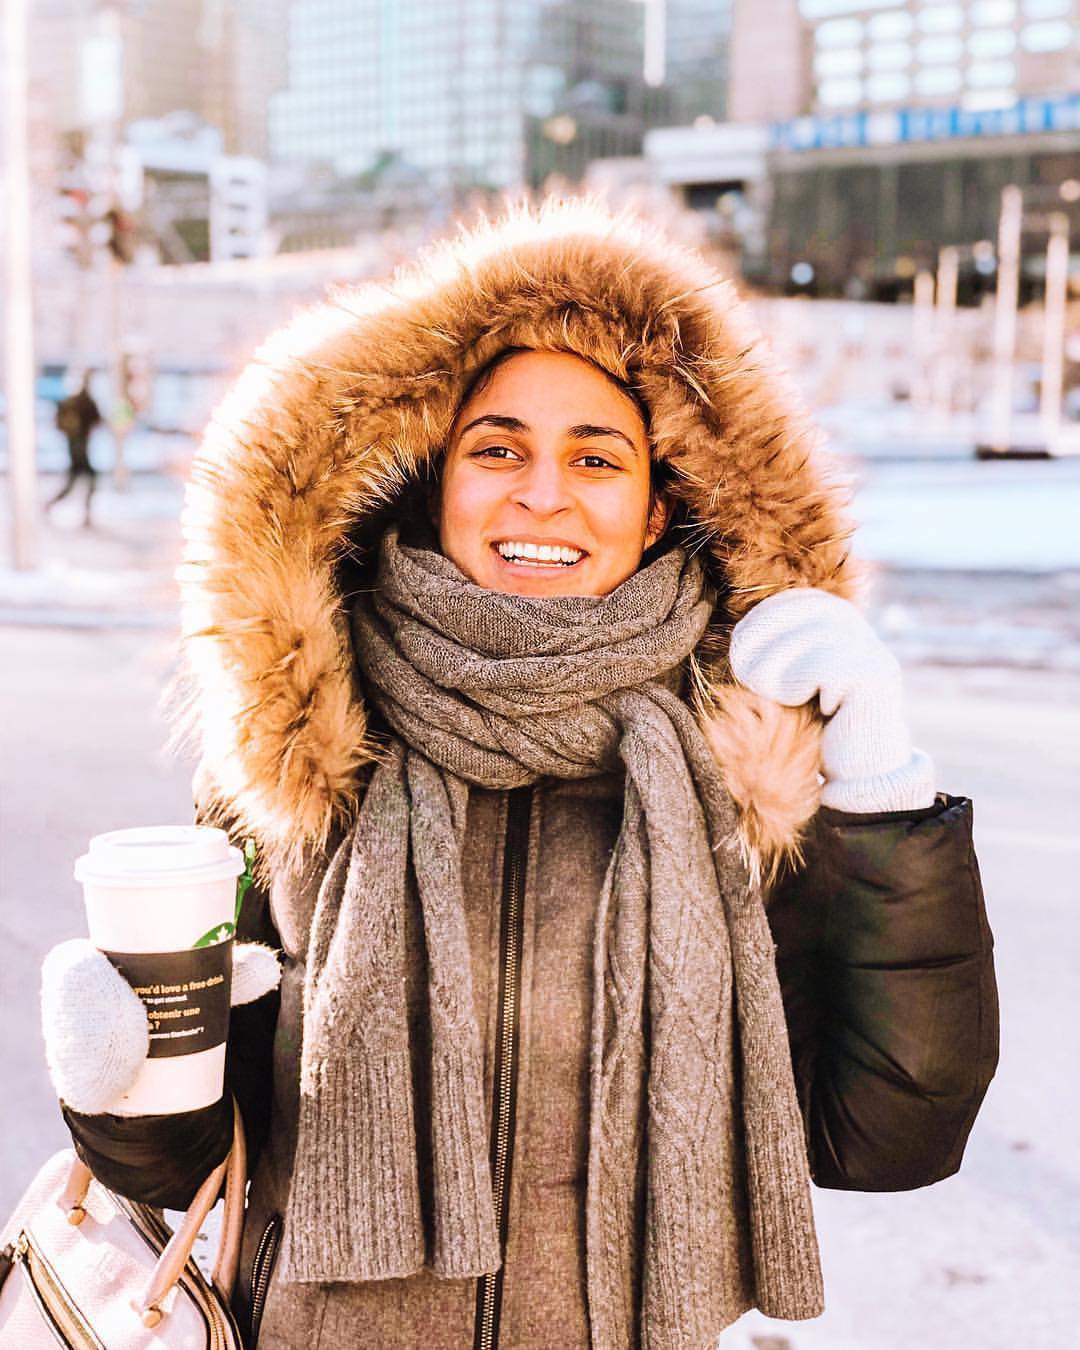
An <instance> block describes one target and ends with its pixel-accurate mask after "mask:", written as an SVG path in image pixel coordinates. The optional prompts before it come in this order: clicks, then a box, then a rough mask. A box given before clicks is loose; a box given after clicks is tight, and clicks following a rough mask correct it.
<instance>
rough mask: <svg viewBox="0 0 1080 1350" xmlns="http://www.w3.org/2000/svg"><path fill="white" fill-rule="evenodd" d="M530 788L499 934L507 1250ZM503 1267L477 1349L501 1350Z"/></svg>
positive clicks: (494, 1179)
mask: <svg viewBox="0 0 1080 1350" xmlns="http://www.w3.org/2000/svg"><path fill="white" fill-rule="evenodd" d="M531 813H532V788H528V787H526V788H514V789H513V790H512V791H511V793H510V800H509V805H508V807H507V821H506V861H505V864H504V867H503V896H502V923H501V931H500V938H499V948H500V951H499V957H500V959H499V1010H498V1021H497V1025H496V1032H495V1091H494V1103H493V1107H494V1121H493V1129H492V1143H491V1185H492V1191H493V1194H494V1200H495V1215H496V1218H497V1220H498V1224H499V1245H500V1248H501V1249H502V1251H503V1253H504V1254H505V1251H506V1238H507V1226H508V1222H509V1217H510V1173H511V1169H512V1166H513V1157H514V1139H513V1135H514V1130H513V1126H514V1114H515V1099H516V1093H517V1070H518V1035H519V1027H518V1019H519V1015H520V1006H521V946H522V939H523V933H524V913H523V901H524V891H525V863H526V859H527V856H528V848H529V819H530V816H531ZM502 1284H503V1271H502V1269H501V1268H500V1269H499V1270H498V1271H496V1273H495V1274H494V1275H482V1276H481V1277H480V1279H479V1281H478V1282H477V1287H476V1334H475V1337H474V1341H473V1350H497V1347H498V1344H499V1318H500V1314H501V1310H502Z"/></svg>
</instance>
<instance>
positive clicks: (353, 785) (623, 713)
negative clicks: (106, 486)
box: [45, 203, 997, 1350]
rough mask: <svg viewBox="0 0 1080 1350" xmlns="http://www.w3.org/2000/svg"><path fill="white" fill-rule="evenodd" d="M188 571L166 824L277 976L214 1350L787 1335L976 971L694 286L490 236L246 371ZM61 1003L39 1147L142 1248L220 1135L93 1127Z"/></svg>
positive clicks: (246, 1063)
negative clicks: (181, 758) (68, 1167)
mask: <svg viewBox="0 0 1080 1350" xmlns="http://www.w3.org/2000/svg"><path fill="white" fill-rule="evenodd" d="M186 528H187V531H188V538H189V555H188V564H189V566H188V568H187V570H186V572H185V576H184V585H185V602H186V614H185V621H186V631H187V634H188V636H187V639H186V646H187V652H188V656H189V660H190V668H191V673H192V679H193V688H192V691H191V692H192V706H193V710H194V716H195V723H196V730H197V731H198V734H199V737H200V741H201V747H202V754H203V759H202V764H201V768H200V771H199V775H198V779H197V787H196V795H197V798H198V804H199V814H200V818H201V819H202V820H203V821H206V822H210V821H214V820H218V821H221V822H223V823H224V824H226V826H227V828H229V829H230V830H231V831H232V832H233V834H234V837H235V838H236V839H237V840H238V841H240V840H244V839H245V838H248V837H250V838H253V839H254V840H255V841H256V842H257V846H258V850H259V853H260V856H261V859H262V864H261V868H262V881H263V885H261V886H259V885H257V886H255V887H253V888H252V889H251V890H250V891H249V892H248V895H247V898H246V899H245V902H244V909H243V911H242V913H241V916H240V931H241V932H242V933H243V935H244V936H245V937H246V938H255V939H260V938H261V939H262V940H263V941H264V942H266V943H268V944H270V945H271V946H273V947H280V948H281V949H282V950H283V976H282V982H281V988H280V993H279V994H278V995H276V996H264V997H262V998H260V999H257V1000H255V1001H254V1002H253V1003H251V1004H250V1005H249V1006H248V1007H247V1008H244V1009H238V1010H237V1011H236V1012H235V1013H234V1016H233V1025H232V1030H231V1033H230V1050H229V1054H230V1061H229V1070H228V1076H229V1082H230V1084H231V1086H232V1088H233V1090H234V1092H235V1093H236V1095H237V1097H238V1099H239V1101H240V1103H241V1107H242V1111H243V1114H244V1118H245V1121H246V1122H247V1126H248V1130H249V1134H250V1146H251V1150H252V1155H253V1157H255V1158H256V1159H257V1162H256V1167H255V1172H254V1177H253V1180H252V1185H251V1191H250V1197H249V1207H248V1215H247V1227H246V1231H245V1237H244V1244H243V1255H242V1266H241V1268H242V1270H243V1272H244V1275H243V1277H242V1279H241V1281H240V1284H239V1287H238V1291H237V1298H236V1307H237V1313H238V1316H239V1317H240V1319H241V1321H242V1323H243V1325H244V1326H245V1327H247V1328H248V1329H249V1340H248V1344H249V1345H250V1346H255V1344H256V1342H258V1344H259V1345H260V1346H262V1347H263V1350H317V1347H319V1346H321V1347H323V1350H329V1347H330V1346H333V1347H335V1350H336V1348H337V1347H360V1346H362V1347H364V1350H380V1348H389V1347H413V1346H419V1345H423V1346H426V1347H435V1348H436V1350H469V1347H473V1346H481V1347H485V1350H495V1347H503V1350H540V1348H541V1347H544V1350H546V1348H547V1347H550V1346H558V1347H559V1348H560V1350H587V1347H591V1348H592V1350H637V1347H640V1346H642V1345H649V1346H664V1347H668V1348H669V1350H703V1348H704V1347H705V1346H709V1345H715V1343H716V1339H717V1337H718V1336H719V1334H720V1332H721V1331H722V1330H723V1328H724V1327H725V1326H727V1325H728V1324H729V1323H731V1322H732V1321H734V1320H735V1319H736V1318H737V1317H738V1316H739V1315H740V1314H741V1313H742V1312H744V1311H745V1310H746V1309H747V1308H750V1307H758V1308H760V1309H761V1310H762V1311H763V1312H765V1313H767V1314H769V1315H771V1316H778V1317H787V1318H805V1317H812V1316H815V1315H817V1314H818V1313H819V1312H820V1311H821V1308H822V1286H821V1274H820V1265H819V1257H818V1250H817V1242H816V1238H815V1233H814V1226H813V1216H812V1209H811V1199H810V1181H811V1179H813V1180H814V1181H816V1182H817V1183H818V1184H820V1185H823V1186H829V1187H836V1188H841V1189H868V1190H898V1189H906V1188H910V1187H915V1186H922V1185H926V1184H928V1183H930V1182H933V1181H937V1180H939V1179H940V1178H942V1177H945V1176H948V1175H950V1174H951V1173H953V1172H955V1171H956V1169H957V1167H958V1166H959V1164H960V1159H961V1155H962V1152H963V1148H964V1144H965V1141H966V1138H967V1135H968V1132H969V1130H970V1128H971V1125H972V1122H973V1120H974V1118H975V1114H976V1111H977V1110H978V1107H979V1103H980V1101H981V1099H982V1096H983V1093H984V1091H985V1089H986V1085H987V1083H988V1081H989V1079H990V1076H991V1074H992V1073H993V1069H994V1064H995V1059H996V1027H997V1021H996V1001H995V991H994V978H993V966H992V959H991V940H990V934H989V930H988V928H987V924H986V918H985V913H984V909H983V900H982V893H981V888H980V883H979V877H978V871H977V868H976V866H975V863H974V859H973V855H972V847H971V805H970V802H968V801H967V800H965V799H964V798H961V797H950V796H946V795H945V794H942V793H936V792H935V783H934V773H933V766H932V764H931V761H930V759H929V758H928V757H927V756H926V755H925V754H923V753H922V752H920V751H918V750H916V749H915V748H913V746H912V744H911V739H910V736H909V734H908V730H907V725H906V722H905V719H904V714H903V704H902V694H901V688H900V678H899V668H898V666H897V664H896V662H895V660H894V659H893V658H892V656H891V655H890V654H889V652H888V651H886V649H885V648H884V646H883V645H882V644H881V642H880V641H879V639H878V638H877V637H876V636H875V634H874V633H873V631H872V630H871V628H870V626H869V624H868V623H867V621H866V620H865V619H864V618H863V617H862V615H861V614H860V613H859V611H858V610H857V608H856V607H855V605H854V604H853V603H852V601H851V600H850V599H849V598H848V597H849V596H850V595H851V594H852V593H853V590H854V584H855V582H854V575H853V571H852V567H851V565H850V563H849V560H848V556H847V547H846V543H845V539H846V535H847V533H848V531H847V527H846V525H845V523H844V519H843V514H842V502H841V501H840V499H839V498H838V496H837V489H836V488H835V487H834V486H832V485H831V483H830V480H829V479H828V476H827V471H826V469H825V468H824V466H823V465H822V464H821V462H820V461H819V459H818V457H817V455H816V454H815V450H814V437H813V433H812V431H811V430H810V429H809V428H808V427H807V425H806V423H805V421H804V419H803V417H802V414H801V412H800V411H799V409H798V408H796V407H794V406H793V405H792V403H791V396H790V395H789V394H788V393H787V391H786V386H785V385H784V384H783V383H782V382H781V380H780V377H779V376H778V375H777V374H776V373H775V372H774V371H773V370H772V368H771V366H770V362H769V359H768V356H767V354H766V353H765V352H764V351H763V350H762V349H761V346H760V344H758V343H757V342H756V341H755V338H754V336H753V333H752V329H751V324H750V319H749V316H748V314H747V313H746V311H745V309H744V307H743V305H742V304H741V302H740V301H739V300H738V299H737V298H736V296H735V294H734V292H733V290H732V289H731V288H730V286H729V285H728V284H727V283H725V282H723V281H722V280H721V279H720V278H719V277H717V276H716V275H715V274H714V273H712V272H711V271H710V270H709V269H708V268H707V266H706V265H705V263H704V262H703V261H702V260H701V259H700V258H698V257H696V256H695V255H693V254H690V253H688V252H686V251H684V250H683V249H681V248H678V247H676V246H674V245H673V244H671V243H670V242H668V241H666V240H665V239H663V238H662V237H660V236H659V235H658V234H657V233H656V232H654V231H653V230H651V229H649V228H648V227H646V226H644V225H642V224H640V223H637V222H634V221H632V220H629V219H626V218H618V219H612V218H610V217H608V216H607V215H605V214H604V213H603V212H602V211H600V210H598V209H597V208H594V207H590V206H587V205H585V204H580V203H567V204H565V205H562V206H555V207H551V208H549V209H548V210H546V211H544V212H541V213H537V214H533V213H530V212H527V211H519V212H514V213H511V215H510V216H509V218H508V219H506V220H505V221H503V222H501V223H495V224H492V223H485V224H483V225H481V226H480V227H479V228H478V229H477V230H476V231H475V232H473V233H467V234H463V235H462V236H461V237H460V238H459V239H458V240H457V241H455V242H454V243H453V244H450V245H446V246H444V247H442V248H441V249H438V250H436V251H435V252H433V253H432V254H430V255H427V256H426V257H425V258H424V259H423V260H422V262H421V263H420V264H419V265H418V266H417V267H415V268H412V269H408V270H405V271H402V272H401V273H399V274H398V275H397V276H396V278H395V280H394V281H393V282H392V283H390V284H388V285H385V286H373V287H371V288H370V289H367V290H363V291H361V292H359V293H356V294H352V295H350V294H339V295H338V296H337V297H336V299H335V301H334V302H333V303H332V304H330V305H327V306H326V307H325V308H323V309H321V310H319V311H316V312H314V313H307V314H305V315H304V316H302V317H301V318H300V319H299V320H298V321H297V323H296V324H295V325H294V327H293V328H291V329H290V330H287V331H286V332H285V333H283V334H280V335H278V337H277V338H276V339H274V340H272V341H271V342H270V343H269V344H267V345H265V346H264V347H263V348H262V349H261V350H260V356H259V360H258V362H257V363H253V364H252V366H251V367H250V368H249V369H248V371H247V373H246V374H245V375H244V377H243V378H242V380H241V382H240V384H239V386H238V388H237V389H236V390H235V391H234V393H233V395H232V397H231V399H230V400H228V401H227V402H226V403H225V404H224V405H223V406H222V407H221V408H220V409H219V411H218V414H217V415H216V417H215V420H214V424H213V426H212V428H211V430H210V431H209V433H208V435H207V438H206V442H205V444H204V447H203V449H202V452H201V454H200V456H199V458H198V459H197V461H196V464H195V468H194V472H193V478H192V482H191V486H190V491H189V497H188V506H187V515H186ZM766 899H767V900H768V909H767V910H766V907H765V901H766ZM91 955H92V954H91ZM85 959H86V954H85V953H84V954H83V956H82V957H80V960H85ZM90 965H94V968H95V969H96V970H97V972H98V974H99V975H100V977H101V979H102V980H105V979H107V978H111V977H110V974H109V972H110V971H111V967H109V966H108V964H107V962H105V961H104V958H98V960H97V962H96V965H95V963H94V962H93V961H91V962H90ZM114 986H115V987H114V995H113V996H114V997H115V998H116V1000H118V1001H120V1002H124V1001H125V1000H126V1001H127V1006H129V1007H131V1008H134V1006H135V1004H134V995H133V994H132V993H131V991H130V990H126V989H125V986H123V983H122V981H120V980H119V977H115V979H114ZM82 987H83V988H84V992H83V993H82V994H80V992H79V989H80V981H79V980H78V979H74V978H72V979H69V980H68V981H67V982H66V983H64V982H62V981H61V980H60V979H59V978H58V977H57V974H56V971H55V970H54V969H53V968H51V967H50V971H49V972H48V973H47V977H46V993H47V1001H46V1009H47V1014H46V1018H45V1030H46V1040H47V1046H48V1054H49V1063H50V1067H51V1070H52V1073H53V1079H54V1082H55V1084H56V1087H57V1091H58V1093H59V1095H60V1097H61V1100H62V1101H63V1102H64V1109H65V1118H66V1119H67V1121H68V1124H69V1126H70V1127H71V1129H72V1132H73V1134H74V1137H75V1139H76V1141H77V1143H78V1147H79V1148H80V1150H81V1152H82V1154H83V1156H84V1157H85V1158H86V1159H87V1161H88V1162H89V1164H90V1166H91V1167H92V1168H93V1170H94V1171H95V1172H97V1174H98V1175H99V1176H101V1177H102V1179H104V1180H106V1181H107V1182H108V1183H109V1184H111V1185H113V1186H114V1187H116V1188H117V1189H118V1190H120V1191H122V1192H124V1193H126V1194H130V1195H132V1196H134V1197H137V1198H139V1199H142V1200H144V1201H146V1202H147V1203H152V1204H162V1203H166V1204H171V1205H174V1206H175V1205H179V1204H183V1203H186V1201H187V1200H189V1199H190V1197H191V1195H192V1193H193V1191H194V1188H195V1186H196V1185H197V1183H198V1182H199V1181H200V1180H201V1179H202V1178H203V1176H204V1175H205V1173H206V1170H207V1168H208V1167H209V1166H210V1165H211V1164H213V1163H216V1162H217V1161H219V1160H220V1159H221V1158H222V1157H223V1156H224V1153H225V1151H226V1149H227V1147H228V1143H229V1139H230V1133H231V1116H230V1114H229V1111H230V1104H229V1103H228V1102H223V1103H221V1104H219V1105H218V1106H215V1107H211V1108H208V1109H207V1110H205V1111H201V1112H194V1113H189V1116H188V1117H186V1118H182V1119H181V1118H176V1117H168V1116H161V1117H143V1118H138V1119H134V1120H132V1119H125V1118H120V1117H112V1116H109V1115H107V1114H104V1113H103V1112H102V1107H101V1105H100V1102H101V1101H102V1100H107V1099H108V1093H110V1092H115V1091H116V1089H117V1087H118V1086H119V1087H121V1088H122V1087H123V1086H124V1085H125V1083H126V1082H128V1081H130V1075H132V1074H134V1073H135V1072H137V1070H138V1067H139V1062H140V1057H141V1055H142V1054H144V1053H145V1047H143V1046H140V1045H138V1044H134V1043H133V1045H132V1046H131V1048H130V1051H129V1052H125V1055H124V1056H122V1057H121V1059H118V1058H117V1057H116V1056H115V1055H114V1057H113V1058H112V1060H111V1061H107V1060H106V1058H105V1056H104V1055H103V1054H102V1049H101V1046H100V1044H98V1043H97V1042H95V1041H94V1039H93V1036H92V1033H91V1030H90V1026H91V1018H90V1016H89V1012H90V1010H91V1009H93V1008H100V1006H101V1003H100V1000H98V1001H97V1002H95V999H98V995H97V994H95V992H94V989H92V988H91V987H90V982H89V981H83V982H82ZM95 987H96V986H95ZM62 1013H66V1016H61V1014H62ZM80 1013H81V1015H78V1014H80ZM112 1048H113V1049H114V1050H115V1049H116V1048H117V1047H116V1044H115V1042H114V1043H113V1047H112ZM121 1060H122V1062H121ZM88 1074H89V1075H90V1076H91V1077H92V1078H93V1082H92V1083H91V1084H90V1085H89V1087H88V1085H87V1076H88Z"/></svg>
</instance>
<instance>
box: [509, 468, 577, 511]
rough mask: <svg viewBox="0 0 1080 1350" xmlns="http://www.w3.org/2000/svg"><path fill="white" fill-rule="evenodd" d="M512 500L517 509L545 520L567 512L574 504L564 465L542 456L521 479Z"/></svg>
mask: <svg viewBox="0 0 1080 1350" xmlns="http://www.w3.org/2000/svg"><path fill="white" fill-rule="evenodd" d="M511 496H512V500H513V502H514V504H515V505H516V506H521V507H523V508H524V509H525V510H526V511H528V512H529V513H530V514H531V515H534V516H537V517H541V518H545V519H546V518H547V517H549V516H555V515H558V514H559V513H560V512H561V511H565V510H567V509H568V508H569V506H570V505H571V502H572V498H571V493H570V486H569V484H568V483H567V481H566V476H565V473H564V471H563V468H562V465H561V464H559V463H558V462H556V461H553V460H549V459H547V458H546V457H544V458H542V457H540V456H537V458H536V459H535V460H533V462H532V463H531V464H530V465H529V466H528V468H527V469H526V471H525V472H524V473H523V474H522V475H521V477H519V478H518V479H517V481H516V482H515V484H514V490H513V493H512V494H511Z"/></svg>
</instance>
